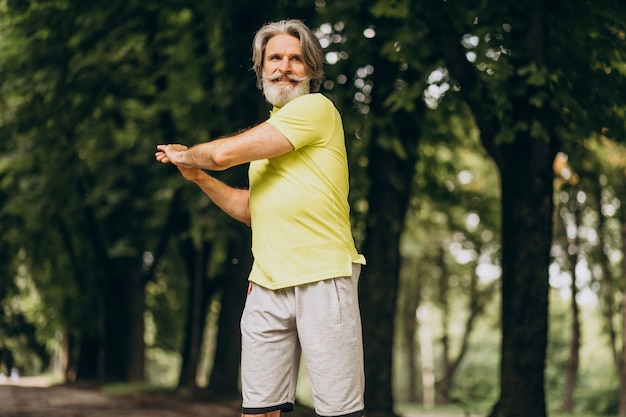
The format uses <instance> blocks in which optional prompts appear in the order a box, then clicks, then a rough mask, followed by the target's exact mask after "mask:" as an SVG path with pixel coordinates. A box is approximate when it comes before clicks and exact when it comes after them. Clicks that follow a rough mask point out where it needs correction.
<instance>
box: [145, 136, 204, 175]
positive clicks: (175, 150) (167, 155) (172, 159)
mask: <svg viewBox="0 0 626 417" xmlns="http://www.w3.org/2000/svg"><path fill="white" fill-rule="evenodd" d="M157 149H158V151H157V152H156V153H155V154H154V156H155V158H156V160H157V161H159V162H161V163H164V164H167V163H171V164H174V165H176V167H177V168H178V170H179V171H180V173H181V174H182V175H183V177H184V178H185V179H186V180H188V181H192V182H196V181H198V180H199V179H200V178H201V177H202V176H203V175H206V174H205V173H204V171H202V170H201V169H199V168H194V167H190V166H187V165H185V164H183V163H182V161H181V159H182V158H181V154H182V153H183V152H185V151H186V150H187V149H189V148H188V147H187V146H185V145H180V144H172V145H158V146H157Z"/></svg>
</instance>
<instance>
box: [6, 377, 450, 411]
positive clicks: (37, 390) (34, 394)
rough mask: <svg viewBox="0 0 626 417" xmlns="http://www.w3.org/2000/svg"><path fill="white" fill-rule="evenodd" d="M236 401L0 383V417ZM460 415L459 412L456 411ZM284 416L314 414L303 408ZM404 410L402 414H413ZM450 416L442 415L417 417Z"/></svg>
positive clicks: (203, 407) (188, 407) (198, 407)
mask: <svg viewBox="0 0 626 417" xmlns="http://www.w3.org/2000/svg"><path fill="white" fill-rule="evenodd" d="M239 413H240V404H239V401H232V402H216V401H209V400H194V399H190V398H185V397H184V396H181V395H173V394H163V393H132V394H109V393H105V392H103V391H100V390H98V389H95V388H88V387H80V386H77V385H49V384H48V383H47V381H46V380H45V378H20V379H19V381H13V382H11V381H8V382H7V381H3V382H0V416H2V417H44V416H45V417H87V416H89V417H148V416H150V417H239V416H240V414H239ZM458 415H462V414H458ZM287 416H288V417H314V416H315V414H314V413H313V412H312V411H310V410H307V409H301V410H296V411H294V412H292V413H289V414H287ZM417 416H418V415H417V414H412V413H406V414H403V417H417ZM435 416H436V417H454V416H451V415H444V414H433V415H432V416H428V415H426V414H423V413H420V414H419V417H435Z"/></svg>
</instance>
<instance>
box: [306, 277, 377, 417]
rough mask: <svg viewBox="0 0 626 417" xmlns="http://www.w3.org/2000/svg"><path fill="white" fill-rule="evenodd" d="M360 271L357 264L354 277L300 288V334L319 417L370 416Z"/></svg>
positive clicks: (330, 280) (325, 281)
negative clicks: (366, 402) (366, 407)
mask: <svg viewBox="0 0 626 417" xmlns="http://www.w3.org/2000/svg"><path fill="white" fill-rule="evenodd" d="M359 273H360V265H354V268H353V274H352V277H343V278H335V279H329V280H324V281H320V282H317V283H313V284H308V285H303V286H301V287H297V288H296V296H297V300H298V304H297V305H298V333H299V335H300V342H301V345H302V351H303V354H304V360H305V362H306V364H307V369H308V371H309V377H310V380H311V388H312V393H313V402H314V405H315V412H316V413H317V415H319V416H350V417H361V416H363V415H364V398H363V394H364V391H365V379H364V378H365V376H364V369H363V342H362V337H361V318H360V312H359V305H358V292H357V286H358V279H359ZM320 312H322V313H321V314H320Z"/></svg>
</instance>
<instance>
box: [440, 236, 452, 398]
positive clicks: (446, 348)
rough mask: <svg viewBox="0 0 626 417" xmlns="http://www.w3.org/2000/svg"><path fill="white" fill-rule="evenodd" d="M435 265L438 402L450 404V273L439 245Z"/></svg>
mask: <svg viewBox="0 0 626 417" xmlns="http://www.w3.org/2000/svg"><path fill="white" fill-rule="evenodd" d="M437 266H438V267H439V270H440V271H441V276H440V277H439V281H438V284H439V285H438V289H439V293H438V294H437V298H438V301H439V305H440V308H441V329H442V333H443V334H442V336H441V350H442V352H441V361H442V368H443V371H444V377H443V378H442V379H440V380H439V383H438V390H437V391H438V393H439V398H438V402H439V403H440V404H445V405H447V404H450V389H451V388H452V379H451V378H448V377H446V376H447V375H448V370H449V369H450V363H451V360H450V332H449V330H450V307H449V303H448V297H449V292H450V275H449V271H448V267H447V265H446V260H445V252H444V250H443V248H442V247H441V246H439V247H438V248H437Z"/></svg>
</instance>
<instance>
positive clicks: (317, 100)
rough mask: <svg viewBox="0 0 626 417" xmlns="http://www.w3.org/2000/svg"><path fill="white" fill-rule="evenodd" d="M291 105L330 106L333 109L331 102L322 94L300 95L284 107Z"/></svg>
mask: <svg viewBox="0 0 626 417" xmlns="http://www.w3.org/2000/svg"><path fill="white" fill-rule="evenodd" d="M292 103H293V104H294V105H295V104H300V105H317V106H329V105H330V106H333V107H334V104H333V102H332V101H331V100H330V99H329V98H328V97H326V96H325V95H323V94H322V93H309V94H304V95H301V96H300V97H296V98H294V99H293V100H291V101H290V102H289V103H287V104H286V105H285V107H286V106H288V105H289V104H292Z"/></svg>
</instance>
